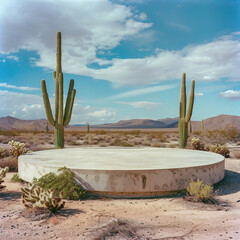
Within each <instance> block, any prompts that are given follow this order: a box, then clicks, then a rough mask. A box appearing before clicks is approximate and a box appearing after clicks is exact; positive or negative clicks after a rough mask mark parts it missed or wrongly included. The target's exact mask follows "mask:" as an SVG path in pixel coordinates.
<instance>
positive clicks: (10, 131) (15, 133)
mask: <svg viewBox="0 0 240 240" xmlns="http://www.w3.org/2000/svg"><path fill="white" fill-rule="evenodd" d="M0 135H4V136H18V135H19V132H17V131H14V130H8V131H0Z"/></svg>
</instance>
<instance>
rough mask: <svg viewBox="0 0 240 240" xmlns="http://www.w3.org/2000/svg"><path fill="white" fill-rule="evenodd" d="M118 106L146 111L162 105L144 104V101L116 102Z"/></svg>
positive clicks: (156, 103) (155, 103)
mask: <svg viewBox="0 0 240 240" xmlns="http://www.w3.org/2000/svg"><path fill="white" fill-rule="evenodd" d="M116 103H119V104H125V105H129V106H132V107H134V108H147V109H150V110H151V109H154V108H158V107H160V106H161V105H162V103H158V102H146V101H139V102H116Z"/></svg>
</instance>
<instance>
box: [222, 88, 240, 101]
mask: <svg viewBox="0 0 240 240" xmlns="http://www.w3.org/2000/svg"><path fill="white" fill-rule="evenodd" d="M220 96H222V97H224V98H228V99H231V100H240V91H237V90H227V91H225V92H221V93H220Z"/></svg>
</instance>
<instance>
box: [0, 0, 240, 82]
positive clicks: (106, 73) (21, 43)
mask: <svg viewBox="0 0 240 240" xmlns="http://www.w3.org/2000/svg"><path fill="white" fill-rule="evenodd" d="M117 2H118V3H119V4H117V3H114V2H112V1H109V0H97V1H91V2H90V3H89V0H82V1H77V0H44V1H42V0H34V1H32V0H21V1H18V0H7V1H2V3H1V8H0V16H1V17H0V21H1V20H2V19H4V21H2V23H1V29H2V33H3V34H2V37H1V45H0V52H4V53H13V52H16V51H18V49H19V48H22V49H25V50H35V51H37V53H38V54H39V55H40V59H37V60H36V61H35V64H36V65H37V66H41V67H46V68H50V69H55V34H56V31H58V30H60V31H61V32H62V45H63V46H62V51H63V71H64V72H66V73H72V74H78V75H85V76H90V77H93V78H95V79H102V80H107V81H109V82H111V83H113V84H114V85H115V86H122V85H132V86H139V85H145V84H150V83H159V82H161V81H167V80H176V79H180V78H181V74H182V72H186V73H187V77H188V79H193V78H194V79H196V80H199V81H218V80H220V79H221V78H224V79H228V80H231V81H234V80H239V75H240V68H239V62H240V54H239V52H240V40H239V39H240V34H239V32H234V33H232V34H230V35H228V36H223V37H222V38H219V39H215V40H213V41H212V42H209V43H204V44H201V45H196V46H193V45H190V46H187V47H185V48H183V49H182V50H171V51H167V50H161V51H160V52H159V51H156V53H154V54H153V55H150V56H147V57H144V58H129V59H119V58H113V59H109V56H111V55H110V54H109V50H111V49H113V48H115V47H116V46H118V45H119V44H120V43H121V41H123V40H126V39H131V40H134V43H135V45H136V46H138V44H137V43H138V41H139V42H140V41H143V42H146V41H152V39H154V38H155V32H154V30H153V29H149V28H150V27H151V26H152V24H151V23H146V22H143V21H144V19H146V18H147V16H146V14H145V13H141V12H139V13H138V14H137V15H136V10H134V8H133V7H132V6H124V5H121V4H125V1H122V2H121V1H120V2H119V1H117ZM13 6H14V7H13ZM26 9H28V11H26ZM23 12H24V14H22V13H23ZM136 16H137V17H136ZM16 19H17V21H16ZM19 26H21V28H19ZM69 26H71V27H69ZM175 27H178V28H182V30H185V31H186V30H187V27H186V26H184V25H181V24H180V23H178V25H176V24H175ZM39 29H41V31H39ZM144 47H146V46H145V45H144ZM137 48H142V46H141V47H140V46H138V47H137ZM97 52H100V53H101V58H98V57H97V54H96V53H97ZM106 56H107V57H108V58H107V59H104V57H106ZM2 61H3V60H2ZM92 63H96V64H99V65H100V66H103V68H100V69H92V68H89V66H91V64H92ZM108 65H110V66H108Z"/></svg>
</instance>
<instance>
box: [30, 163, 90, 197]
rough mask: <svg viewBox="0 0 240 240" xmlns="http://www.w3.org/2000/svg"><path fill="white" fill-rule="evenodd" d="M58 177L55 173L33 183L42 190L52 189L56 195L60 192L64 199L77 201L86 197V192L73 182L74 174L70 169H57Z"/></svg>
mask: <svg viewBox="0 0 240 240" xmlns="http://www.w3.org/2000/svg"><path fill="white" fill-rule="evenodd" d="M58 171H59V172H62V173H60V174H59V175H57V174H55V173H48V174H46V175H44V176H42V177H41V178H39V179H36V178H35V179H34V180H33V183H34V184H36V185H38V186H40V187H42V188H43V189H45V190H47V189H51V188H53V189H54V190H55V191H56V194H60V192H62V196H63V198H64V199H70V200H79V199H81V198H83V197H85V195H86V190H84V189H83V188H82V187H81V186H80V185H78V184H76V183H75V181H74V173H73V172H71V170H70V169H68V168H66V167H63V168H60V169H58Z"/></svg>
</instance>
